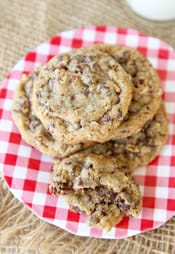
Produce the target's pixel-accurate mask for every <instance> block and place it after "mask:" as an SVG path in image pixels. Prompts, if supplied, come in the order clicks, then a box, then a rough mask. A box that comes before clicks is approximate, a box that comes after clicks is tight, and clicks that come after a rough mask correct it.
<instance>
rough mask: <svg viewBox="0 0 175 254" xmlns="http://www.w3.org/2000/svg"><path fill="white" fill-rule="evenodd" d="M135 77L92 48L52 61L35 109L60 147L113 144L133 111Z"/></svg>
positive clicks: (40, 83) (36, 95) (37, 86)
mask: <svg viewBox="0 0 175 254" xmlns="http://www.w3.org/2000/svg"><path fill="white" fill-rule="evenodd" d="M131 98H132V84H131V78H130V75H128V74H127V73H126V72H125V71H124V70H123V68H122V67H121V66H120V65H119V64H118V63H117V62H116V61H115V60H114V58H112V57H111V56H110V55H109V54H106V53H103V52H100V51H98V50H96V49H93V48H91V47H86V48H81V49H78V50H73V51H70V52H68V53H63V54H59V55H57V56H55V57H54V58H53V59H51V60H50V61H49V62H48V63H47V64H46V65H45V66H44V67H43V68H42V69H41V72H40V74H39V78H38V80H37V81H36V82H35V83H34V93H33V99H32V101H33V108H34V112H35V114H36V116H37V117H38V118H39V119H40V120H41V121H42V123H43V124H44V126H45V128H46V129H47V130H48V131H49V132H50V133H51V134H52V135H53V137H54V138H55V139H56V140H58V141H59V142H62V143H65V144H77V143H80V142H87V141H98V142H104V141H107V140H110V139H111V137H112V136H113V132H114V130H116V128H117V127H118V126H119V124H120V123H121V121H122V120H123V118H124V117H125V115H126V114H127V112H128V107H129V104H130V101H131Z"/></svg>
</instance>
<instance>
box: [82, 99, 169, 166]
mask: <svg viewBox="0 0 175 254" xmlns="http://www.w3.org/2000/svg"><path fill="white" fill-rule="evenodd" d="M167 138H168V120H167V115H166V111H165V105H164V102H163V101H162V102H161V106H160V108H159V110H158V111H157V113H156V115H155V116H154V118H153V119H152V120H149V121H147V123H146V124H145V125H144V127H143V128H142V129H141V130H140V131H139V132H138V133H135V134H133V135H132V136H130V137H127V138H125V139H119V140H113V141H109V142H106V143H103V144H96V145H94V146H92V147H90V148H87V149H85V150H84V152H85V153H95V154H101V155H104V156H114V157H116V158H118V159H120V160H122V161H124V162H125V163H126V165H128V167H129V168H130V169H131V170H135V169H136V168H138V167H142V166H146V165H147V164H149V163H150V162H151V161H152V160H154V159H155V158H156V157H157V156H158V155H159V154H160V151H161V149H162V147H163V146H164V144H165V142H166V140H167Z"/></svg>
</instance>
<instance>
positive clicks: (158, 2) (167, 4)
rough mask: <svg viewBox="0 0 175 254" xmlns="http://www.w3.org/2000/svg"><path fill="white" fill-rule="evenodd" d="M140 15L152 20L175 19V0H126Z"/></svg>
mask: <svg viewBox="0 0 175 254" xmlns="http://www.w3.org/2000/svg"><path fill="white" fill-rule="evenodd" d="M126 2H127V3H128V5H129V6H130V7H131V9H132V10H133V11H134V12H135V13H137V14H138V15H140V16H142V17H144V18H146V19H150V20H152V21H171V20H175V0H126Z"/></svg>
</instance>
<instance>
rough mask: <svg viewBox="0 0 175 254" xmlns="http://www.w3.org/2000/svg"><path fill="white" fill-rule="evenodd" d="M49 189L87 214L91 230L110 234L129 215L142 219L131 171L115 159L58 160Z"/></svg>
mask: <svg viewBox="0 0 175 254" xmlns="http://www.w3.org/2000/svg"><path fill="white" fill-rule="evenodd" d="M49 189H50V192H51V193H52V194H53V195H61V197H62V198H63V199H64V200H65V202H67V203H68V204H69V206H70V209H71V210H73V211H74V212H80V213H86V214H87V215H88V219H87V223H88V225H89V226H90V227H95V228H99V229H103V230H105V231H107V232H108V231H110V230H111V228H112V227H113V226H115V225H116V224H117V223H119V222H120V221H121V220H122V219H123V216H124V215H125V214H126V215H131V216H133V217H135V218H136V217H138V216H139V214H140V211H141V207H142V200H141V193H140V190H139V187H138V185H137V183H136V182H135V180H134V177H133V176H132V174H131V171H130V170H129V169H127V167H126V166H125V164H124V163H122V162H120V161H119V160H118V159H116V158H114V157H112V158H110V157H105V156H102V155H95V154H90V153H89V154H83V153H78V154H75V155H73V156H71V157H69V158H65V159H63V160H62V161H59V160H55V161H53V171H52V174H51V179H50V186H49Z"/></svg>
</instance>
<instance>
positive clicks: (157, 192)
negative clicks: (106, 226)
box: [0, 26, 175, 238]
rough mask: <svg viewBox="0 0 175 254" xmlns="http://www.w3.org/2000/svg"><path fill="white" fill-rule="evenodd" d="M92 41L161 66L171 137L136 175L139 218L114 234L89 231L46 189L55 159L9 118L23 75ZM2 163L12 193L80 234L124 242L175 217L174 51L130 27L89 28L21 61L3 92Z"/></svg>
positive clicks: (81, 217) (0, 93) (58, 38)
mask: <svg viewBox="0 0 175 254" xmlns="http://www.w3.org/2000/svg"><path fill="white" fill-rule="evenodd" d="M94 43H106V44H107V43H108V44H121V45H127V46H131V47H133V48H135V49H137V50H138V51H140V52H141V53H142V54H143V55H145V56H146V57H148V58H149V60H150V61H151V62H152V63H153V65H154V66H155V67H156V68H157V71H158V73H159V76H160V78H161V81H162V85H163V88H164V95H163V98H164V100H165V102H166V109H167V113H168V118H169V130H170V135H169V138H168V141H167V143H166V145H165V146H164V148H163V150H162V152H161V155H160V156H159V157H158V158H156V159H155V160H154V161H153V162H152V163H151V164H150V165H149V166H147V167H143V168H140V169H138V170H136V172H135V178H136V180H137V182H138V184H139V185H140V188H141V192H142V195H143V209H142V213H141V215H140V216H139V218H138V219H133V218H129V217H125V218H124V219H123V220H122V222H121V223H119V224H118V225H117V226H116V227H114V228H113V229H112V230H111V232H109V233H105V232H103V231H102V230H97V229H92V228H89V227H88V226H87V225H86V223H85V220H86V216H85V215H80V214H79V213H73V212H71V211H70V210H69V209H68V206H67V204H65V203H64V202H63V200H62V199H61V198H59V197H53V196H51V195H50V194H49V191H48V182H49V177H50V170H51V163H50V161H51V158H49V157H47V156H45V155H43V154H41V153H40V152H38V151H37V150H35V149H34V148H32V147H31V146H29V145H27V144H26V143H25V142H24V140H22V138H21V135H20V133H19V131H18V130H17V128H16V127H15V125H14V123H13V122H12V119H11V113H10V108H11V105H12V97H13V91H14V90H15V88H16V85H17V84H18V83H19V80H20V79H21V76H22V73H29V72H30V71H32V70H33V69H34V68H35V67H36V66H37V65H39V64H42V63H45V62H47V61H48V60H49V59H50V58H51V57H53V56H54V55H56V54H58V53H59V52H65V51H68V50H70V49H72V48H78V47H82V46H86V45H90V44H94ZM0 163H1V164H0V165H1V167H2V168H3V173H4V178H5V180H6V182H7V184H8V186H9V188H10V190H11V192H12V193H13V194H14V195H15V196H16V197H17V198H18V199H19V200H21V201H22V202H23V203H25V204H26V205H27V206H28V207H29V208H30V209H31V210H32V211H33V212H34V213H35V214H37V215H38V216H39V217H40V218H42V219H44V220H46V221H48V222H50V223H53V224H54V225H56V226H59V227H61V228H63V229H65V230H67V231H70V232H72V233H74V234H77V235H81V236H91V237H100V238H123V237H127V236H132V235H135V234H138V233H140V232H144V231H146V230H150V229H153V228H157V227H159V226H160V225H162V224H163V223H165V222H166V221H167V220H168V219H169V218H170V217H171V216H173V215H175V51H174V50H173V49H172V48H171V47H170V46H169V45H167V44H166V43H164V42H162V41H160V40H158V39H156V38H151V37H148V36H145V35H143V34H140V33H139V32H137V31H134V30H131V29H126V28H114V27H104V26H103V27H100V26H91V27H85V28H81V29H77V30H72V31H67V32H63V33H60V34H58V35H56V36H55V37H53V38H51V39H50V40H49V41H47V42H45V43H43V44H41V45H40V46H38V47H37V48H36V49H34V50H32V51H31V52H29V53H28V54H27V55H26V56H25V57H23V58H22V59H21V60H20V61H19V62H18V63H17V64H16V65H15V67H14V68H13V69H12V71H11V72H10V73H9V75H8V76H7V77H6V79H5V80H4V82H3V84H2V89H1V91H0Z"/></svg>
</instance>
